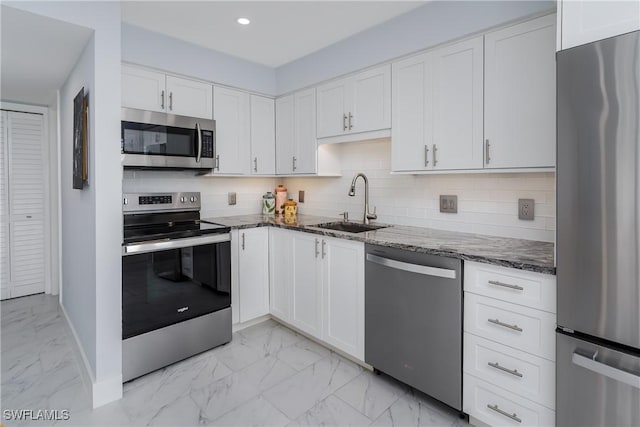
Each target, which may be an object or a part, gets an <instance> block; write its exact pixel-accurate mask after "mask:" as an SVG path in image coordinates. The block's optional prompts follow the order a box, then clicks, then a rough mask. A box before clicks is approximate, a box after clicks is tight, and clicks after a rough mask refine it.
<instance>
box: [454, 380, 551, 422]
mask: <svg viewBox="0 0 640 427" xmlns="http://www.w3.org/2000/svg"><path fill="white" fill-rule="evenodd" d="M462 381H463V386H464V387H463V390H464V391H463V410H464V412H466V413H467V414H469V415H471V416H472V417H475V418H477V419H478V420H480V421H482V422H484V423H487V424H489V425H490V426H494V427H497V426H527V427H530V426H545V427H551V426H554V425H555V422H556V413H555V411H552V410H551V409H548V408H545V407H544V406H542V405H539V404H537V403H534V402H531V401H530V400H527V399H524V398H522V397H520V396H516V395H515V394H513V393H512V392H510V391H507V390H504V389H502V388H499V387H496V386H494V385H491V384H489V383H487V382H485V381H482V380H480V379H478V378H476V377H474V376H472V375H468V374H464V377H463V379H462Z"/></svg>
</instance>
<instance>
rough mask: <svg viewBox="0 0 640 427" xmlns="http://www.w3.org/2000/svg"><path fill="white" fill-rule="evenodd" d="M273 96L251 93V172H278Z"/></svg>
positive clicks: (272, 173) (263, 173)
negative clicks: (267, 96)
mask: <svg viewBox="0 0 640 427" xmlns="http://www.w3.org/2000/svg"><path fill="white" fill-rule="evenodd" d="M275 114H276V112H275V103H274V100H273V99H271V98H265V97H263V96H257V95H251V173H252V174H254V175H274V174H275V173H276V122H275V120H276V117H275Z"/></svg>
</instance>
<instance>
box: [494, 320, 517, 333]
mask: <svg viewBox="0 0 640 427" xmlns="http://www.w3.org/2000/svg"><path fill="white" fill-rule="evenodd" d="M487 320H488V321H489V322H491V323H493V324H494V325H498V326H502V327H503V328H509V329H513V330H514V331H518V332H522V328H520V327H519V326H518V325H510V324H508V323H503V322H501V321H499V320H498V319H487Z"/></svg>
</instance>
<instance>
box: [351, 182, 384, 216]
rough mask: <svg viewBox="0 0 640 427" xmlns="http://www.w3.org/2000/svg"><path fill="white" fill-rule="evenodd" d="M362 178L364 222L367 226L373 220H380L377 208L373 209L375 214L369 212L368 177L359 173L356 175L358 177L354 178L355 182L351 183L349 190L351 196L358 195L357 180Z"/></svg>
mask: <svg viewBox="0 0 640 427" xmlns="http://www.w3.org/2000/svg"><path fill="white" fill-rule="evenodd" d="M359 176H361V177H362V179H363V180H364V219H363V222H364V223H365V224H369V220H371V219H378V215H376V208H375V207H374V208H373V213H371V212H369V180H368V179H367V176H366V175H365V174H363V173H362V172H359V173H357V174H356V176H354V177H353V181H351V188H350V189H349V196H352V197H353V196H355V195H356V180H357V179H358V177H359Z"/></svg>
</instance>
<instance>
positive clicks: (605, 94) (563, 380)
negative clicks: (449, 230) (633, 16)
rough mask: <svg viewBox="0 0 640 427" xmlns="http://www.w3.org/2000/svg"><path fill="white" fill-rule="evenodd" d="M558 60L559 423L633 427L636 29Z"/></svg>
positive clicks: (639, 332)
mask: <svg viewBox="0 0 640 427" xmlns="http://www.w3.org/2000/svg"><path fill="white" fill-rule="evenodd" d="M557 66H558V82H557V83H558V84H557V87H558V89H557V90H558V140H557V143H558V165H557V207H558V230H557V237H558V238H557V241H558V246H557V265H558V268H557V279H558V330H557V359H556V363H557V364H556V372H557V374H556V378H557V390H556V393H557V395H556V416H557V425H558V426H581V427H584V426H640V32H638V31H636V32H632V33H628V34H624V35H621V36H618V37H613V38H610V39H606V40H602V41H598V42H595V43H591V44H587V45H583V46H579V47H575V48H573V49H568V50H565V51H562V52H560V53H558V57H557Z"/></svg>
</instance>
